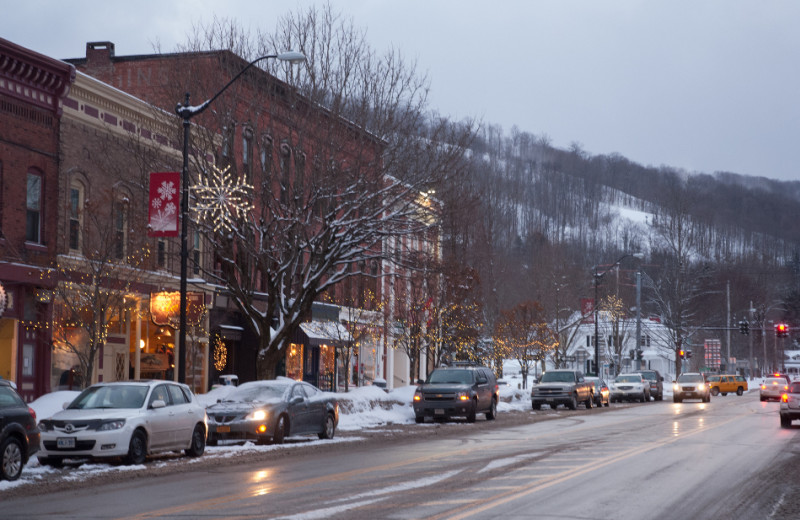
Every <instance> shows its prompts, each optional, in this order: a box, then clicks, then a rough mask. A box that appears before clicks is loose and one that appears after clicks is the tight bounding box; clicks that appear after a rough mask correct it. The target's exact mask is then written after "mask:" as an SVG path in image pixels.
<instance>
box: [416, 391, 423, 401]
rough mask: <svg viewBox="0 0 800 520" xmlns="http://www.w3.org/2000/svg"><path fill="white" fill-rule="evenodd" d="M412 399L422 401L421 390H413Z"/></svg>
mask: <svg viewBox="0 0 800 520" xmlns="http://www.w3.org/2000/svg"><path fill="white" fill-rule="evenodd" d="M414 401H417V402H419V401H422V392H420V391H419V390H417V391H416V392H414Z"/></svg>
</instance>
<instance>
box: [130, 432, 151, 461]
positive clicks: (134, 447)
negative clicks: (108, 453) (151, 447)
mask: <svg viewBox="0 0 800 520" xmlns="http://www.w3.org/2000/svg"><path fill="white" fill-rule="evenodd" d="M145 458H147V436H146V435H145V434H144V432H143V431H142V430H136V431H134V432H133V435H131V442H130V443H129V444H128V455H127V456H126V457H125V463H126V464H142V463H144V459H145Z"/></svg>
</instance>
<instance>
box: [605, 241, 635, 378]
mask: <svg viewBox="0 0 800 520" xmlns="http://www.w3.org/2000/svg"><path fill="white" fill-rule="evenodd" d="M629 256H632V257H635V258H643V257H644V255H642V253H628V254H625V255H622V256H621V257H619V258H618V259H617V261H616V262H614V263H613V264H611V266H609V268H608V269H606V270H605V271H603V272H602V273H598V272H597V266H594V305H593V308H594V368H595V375H596V376H597V377H601V375H600V332H599V329H598V326H597V321H598V312H597V299H598V295H597V287H598V285H599V284H600V278H602V277H603V276H605V275H606V273H608V272H609V271H610V270H612V269H614V268H615V267H616V266H617V265H619V263H620V262H622V261H623V260H625V259H626V258H628V257H629ZM637 275H638V273H637ZM638 280H639V278H638V276H637V301H636V312H637V327H636V328H637V331H636V333H637V336H638V334H639V333H640V332H641V331H640V330H638V329H639V327H640V325H638V316H639V314H638V313H639V301H638V300H639V295H638ZM636 341H637V347H638V342H639V339H638V337H637V339H636ZM637 349H638V348H637Z"/></svg>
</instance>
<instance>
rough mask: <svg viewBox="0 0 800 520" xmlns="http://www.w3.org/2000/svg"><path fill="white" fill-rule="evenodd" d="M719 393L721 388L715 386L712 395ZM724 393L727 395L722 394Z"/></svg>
mask: <svg viewBox="0 0 800 520" xmlns="http://www.w3.org/2000/svg"><path fill="white" fill-rule="evenodd" d="M718 394H719V388H717V387H714V388H712V389H711V395H713V396H715V397H716V396H717V395H718ZM722 395H725V394H722Z"/></svg>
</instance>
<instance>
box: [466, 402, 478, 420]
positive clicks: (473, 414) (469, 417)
mask: <svg viewBox="0 0 800 520" xmlns="http://www.w3.org/2000/svg"><path fill="white" fill-rule="evenodd" d="M477 406H478V403H477V402H475V401H472V410H470V411H469V412H467V422H475V417H476V416H477V413H476V412H475V408H477Z"/></svg>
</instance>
